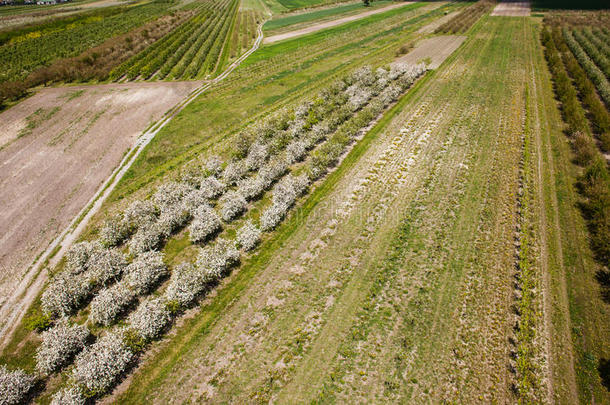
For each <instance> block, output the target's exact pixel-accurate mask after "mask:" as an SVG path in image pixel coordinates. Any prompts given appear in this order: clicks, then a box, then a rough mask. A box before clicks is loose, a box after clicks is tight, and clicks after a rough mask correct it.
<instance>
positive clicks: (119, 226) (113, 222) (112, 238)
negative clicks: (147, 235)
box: [100, 215, 131, 247]
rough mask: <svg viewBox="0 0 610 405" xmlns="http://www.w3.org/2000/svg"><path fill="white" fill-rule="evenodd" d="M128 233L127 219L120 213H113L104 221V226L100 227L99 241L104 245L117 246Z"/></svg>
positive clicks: (129, 230) (129, 231)
mask: <svg viewBox="0 0 610 405" xmlns="http://www.w3.org/2000/svg"><path fill="white" fill-rule="evenodd" d="M130 233H131V229H130V226H129V224H128V223H127V221H125V220H124V219H123V217H122V216H121V215H113V216H112V217H110V218H108V219H107V220H106V221H104V226H102V229H100V241H101V242H102V244H103V245H104V246H106V247H111V246H117V245H119V244H121V243H122V242H123V241H124V240H125V239H127V237H128V236H129V234H130Z"/></svg>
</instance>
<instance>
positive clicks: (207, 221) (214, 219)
mask: <svg viewBox="0 0 610 405" xmlns="http://www.w3.org/2000/svg"><path fill="white" fill-rule="evenodd" d="M193 217H194V218H193V221H192V222H191V224H190V225H189V228H188V229H189V237H190V240H191V242H201V241H204V240H205V239H207V238H208V237H209V236H210V235H212V234H214V233H215V232H217V231H219V230H220V229H221V227H222V224H221V222H220V217H219V216H218V214H217V213H216V211H214V210H213V209H212V208H211V207H210V206H209V205H207V204H205V205H202V206H200V207H199V208H197V210H195V213H194V215H193Z"/></svg>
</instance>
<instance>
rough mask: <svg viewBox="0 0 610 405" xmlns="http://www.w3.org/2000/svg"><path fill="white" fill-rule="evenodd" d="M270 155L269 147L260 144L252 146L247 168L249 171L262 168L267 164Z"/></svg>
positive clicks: (255, 143)
mask: <svg viewBox="0 0 610 405" xmlns="http://www.w3.org/2000/svg"><path fill="white" fill-rule="evenodd" d="M268 155H269V151H268V150H267V146H265V145H264V144H262V143H260V142H254V143H253V144H252V145H251V146H250V150H249V151H248V156H247V157H246V167H247V168H248V170H256V169H258V168H260V167H261V166H262V165H263V164H264V163H265V160H266V159H267V156H268Z"/></svg>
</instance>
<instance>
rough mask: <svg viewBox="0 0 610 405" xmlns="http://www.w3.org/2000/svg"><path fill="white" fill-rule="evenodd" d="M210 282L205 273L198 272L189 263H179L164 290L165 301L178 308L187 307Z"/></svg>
mask: <svg viewBox="0 0 610 405" xmlns="http://www.w3.org/2000/svg"><path fill="white" fill-rule="evenodd" d="M209 281H210V278H209V276H208V275H207V274H206V273H203V272H201V271H199V269H197V268H196V267H195V266H194V265H192V264H191V263H181V264H179V265H178V266H176V267H175V268H174V270H173V271H172V276H171V278H170V281H169V285H168V286H167V289H166V290H165V299H166V300H167V301H168V302H176V303H178V304H179V305H180V306H182V307H185V306H188V305H189V304H190V303H191V302H193V300H194V299H195V297H196V296H197V295H199V294H200V293H201V292H202V291H203V290H204V289H205V286H206V284H207V283H208V282H209Z"/></svg>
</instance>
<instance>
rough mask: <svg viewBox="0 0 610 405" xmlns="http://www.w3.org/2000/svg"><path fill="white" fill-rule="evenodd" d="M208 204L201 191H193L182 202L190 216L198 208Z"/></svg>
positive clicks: (205, 195) (204, 194) (205, 196)
mask: <svg viewBox="0 0 610 405" xmlns="http://www.w3.org/2000/svg"><path fill="white" fill-rule="evenodd" d="M207 203H208V197H207V194H206V193H205V192H204V191H203V190H199V189H195V190H192V191H191V192H190V193H188V194H187V195H186V196H185V197H184V199H183V200H182V206H183V207H184V208H185V209H186V210H187V211H188V212H189V213H190V214H191V215H192V216H194V215H195V211H196V210H197V208H199V207H200V206H202V205H204V204H207Z"/></svg>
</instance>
